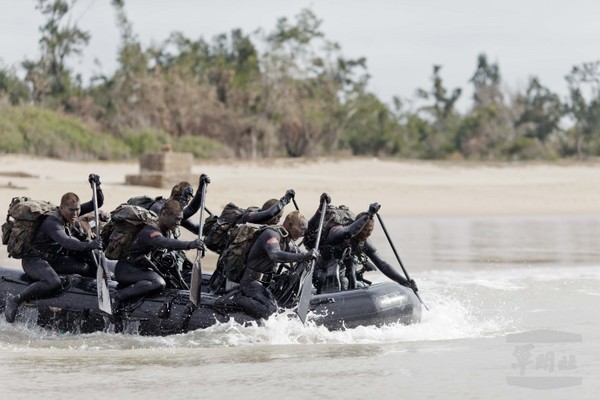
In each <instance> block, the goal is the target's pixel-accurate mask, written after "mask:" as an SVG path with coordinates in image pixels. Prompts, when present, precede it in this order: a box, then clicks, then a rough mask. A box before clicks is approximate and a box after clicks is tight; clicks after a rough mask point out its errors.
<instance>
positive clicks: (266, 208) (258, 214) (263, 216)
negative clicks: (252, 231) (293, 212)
mask: <svg viewBox="0 0 600 400" xmlns="http://www.w3.org/2000/svg"><path fill="white" fill-rule="evenodd" d="M295 196H296V192H295V191H294V189H288V190H287V191H286V192H285V194H284V195H283V197H282V198H281V199H279V200H277V199H269V200H267V201H265V203H264V204H263V205H262V207H261V209H260V210H259V211H247V212H245V213H244V214H243V215H242V216H241V217H240V219H239V220H237V222H236V225H240V224H246V223H251V224H264V225H276V224H278V223H279V221H280V220H281V216H282V215H283V209H284V207H285V206H286V205H287V204H288V203H289V202H290V201H292V199H293V198H294V197H295ZM235 286H236V284H235V283H234V282H231V281H229V280H228V279H227V278H226V277H225V275H224V273H223V264H222V263H221V258H220V257H219V259H218V260H217V266H216V268H215V271H214V272H213V274H212V276H211V278H210V281H209V283H208V289H209V290H210V291H211V292H212V293H215V294H222V293H223V291H226V290H230V289H232V288H233V287H235Z"/></svg>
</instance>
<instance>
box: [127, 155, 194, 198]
mask: <svg viewBox="0 0 600 400" xmlns="http://www.w3.org/2000/svg"><path fill="white" fill-rule="evenodd" d="M193 161H194V156H193V155H192V154H191V153H177V152H173V151H172V150H171V148H170V147H165V148H163V151H161V152H157V153H147V154H144V155H142V156H141V157H140V173H139V174H137V175H126V176H125V183H126V184H127V185H138V186H151V187H159V188H168V187H172V186H174V185H176V184H177V183H179V182H181V181H188V182H191V180H192V178H193V176H192V164H193Z"/></svg>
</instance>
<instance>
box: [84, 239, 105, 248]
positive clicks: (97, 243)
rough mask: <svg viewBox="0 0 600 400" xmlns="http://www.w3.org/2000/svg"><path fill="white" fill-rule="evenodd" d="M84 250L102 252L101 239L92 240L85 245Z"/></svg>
mask: <svg viewBox="0 0 600 400" xmlns="http://www.w3.org/2000/svg"><path fill="white" fill-rule="evenodd" d="M85 249H86V250H102V239H100V238H99V237H97V238H94V240H92V241H91V242H88V243H87V244H86V245H85Z"/></svg>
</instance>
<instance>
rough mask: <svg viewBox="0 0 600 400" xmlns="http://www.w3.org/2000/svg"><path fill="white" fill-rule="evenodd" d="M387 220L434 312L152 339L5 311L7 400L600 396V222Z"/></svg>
mask: <svg viewBox="0 0 600 400" xmlns="http://www.w3.org/2000/svg"><path fill="white" fill-rule="evenodd" d="M384 222H385V223H386V227H387V229H388V231H389V233H390V234H391V236H392V238H393V243H394V244H395V246H396V249H397V251H398V255H399V256H400V260H401V261H402V263H403V265H404V267H405V268H406V270H407V272H408V273H409V275H410V276H411V278H413V279H415V281H416V282H417V283H418V285H419V289H420V291H419V293H420V295H421V298H422V299H423V301H424V302H425V304H426V305H427V306H428V307H429V310H430V311H426V310H424V311H423V320H422V322H421V323H419V324H415V325H411V326H405V325H401V324H398V325H390V326H385V327H382V328H375V327H360V328H356V329H351V330H346V331H336V332H330V331H327V330H326V329H324V328H323V327H319V326H315V325H314V324H312V323H310V321H309V323H308V324H307V325H306V326H304V325H302V324H301V323H300V322H299V321H298V320H297V319H290V318H287V317H286V316H285V315H284V314H281V315H278V316H276V317H273V318H271V319H269V320H268V321H267V322H266V324H265V325H264V326H260V327H259V326H247V327H242V326H239V325H236V324H223V325H217V326H214V327H212V328H209V329H206V330H199V331H194V332H189V333H186V334H180V335H172V336H167V337H141V336H138V335H135V334H128V335H124V334H111V333H94V334H85V335H74V334H60V333H56V332H48V331H45V330H42V329H41V328H38V327H36V326H33V325H31V324H27V323H26V322H18V323H15V324H7V323H6V322H5V321H4V320H3V318H2V319H0V321H1V322H0V379H1V383H0V399H36V400H37V399H40V398H44V399H106V398H112V399H122V398H126V399H148V398H152V399H154V398H156V399H159V398H169V399H172V398H187V399H240V398H243V399H283V398H285V399H288V398H289V399H314V398H336V399H337V398H339V399H365V398H366V399H400V398H415V399H423V398H431V399H436V398H440V399H501V398H502V399H506V398H510V399H531V398H533V399H537V398H540V399H548V398H549V399H567V398H573V399H595V398H597V397H598V393H599V392H600V376H599V375H600V321H599V320H600V318H599V312H600V311H599V310H600V268H599V267H600V243H599V241H600V217H598V216H591V217H536V218H524V217H503V218H467V219H465V218H403V219H389V220H388V219H385V220H384ZM373 240H374V243H375V244H376V246H377V248H378V249H379V251H380V252H381V254H382V255H383V257H384V258H385V259H386V260H388V261H389V262H390V263H391V264H392V265H394V266H396V267H398V268H400V267H399V264H398V261H397V260H396V257H395V255H394V253H393V251H392V250H391V247H390V245H389V243H388V241H387V239H386V236H385V235H384V233H383V231H382V230H381V229H380V228H378V229H376V231H375V232H374V234H373ZM369 279H372V280H374V281H377V280H383V279H385V278H384V277H382V276H380V275H378V274H377V273H371V275H369Z"/></svg>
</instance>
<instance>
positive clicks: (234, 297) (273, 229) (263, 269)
mask: <svg viewBox="0 0 600 400" xmlns="http://www.w3.org/2000/svg"><path fill="white" fill-rule="evenodd" d="M306 227H307V221H306V218H305V217H304V216H303V215H302V214H300V212H299V211H292V212H291V213H289V214H288V215H287V217H286V218H285V221H284V222H283V226H269V227H267V228H266V229H264V230H263V231H262V233H261V234H260V235H259V236H258V238H257V239H256V241H255V242H254V243H253V244H252V247H251V248H250V251H249V253H248V258H247V261H246V267H245V270H244V273H243V276H242V278H241V280H240V284H239V286H238V287H237V288H236V289H235V290H234V291H233V292H230V293H228V294H226V295H224V296H223V297H222V298H221V299H220V300H218V301H217V303H216V304H217V305H223V306H228V305H235V306H238V307H241V308H242V309H244V311H245V312H247V313H248V314H250V315H252V316H253V317H255V318H263V319H267V318H268V317H269V316H270V315H271V314H273V313H274V312H275V311H277V307H278V305H277V301H276V299H275V297H274V296H273V293H272V292H271V291H270V289H269V287H270V286H271V284H272V283H273V280H274V278H275V274H276V272H277V270H278V264H279V263H301V262H307V261H310V260H314V259H317V258H318V257H319V252H318V251H317V250H316V249H312V250H310V251H307V252H303V251H301V250H300V249H299V248H298V246H297V245H296V243H295V241H296V240H298V239H300V238H301V237H302V236H304V232H305V231H306Z"/></svg>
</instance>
